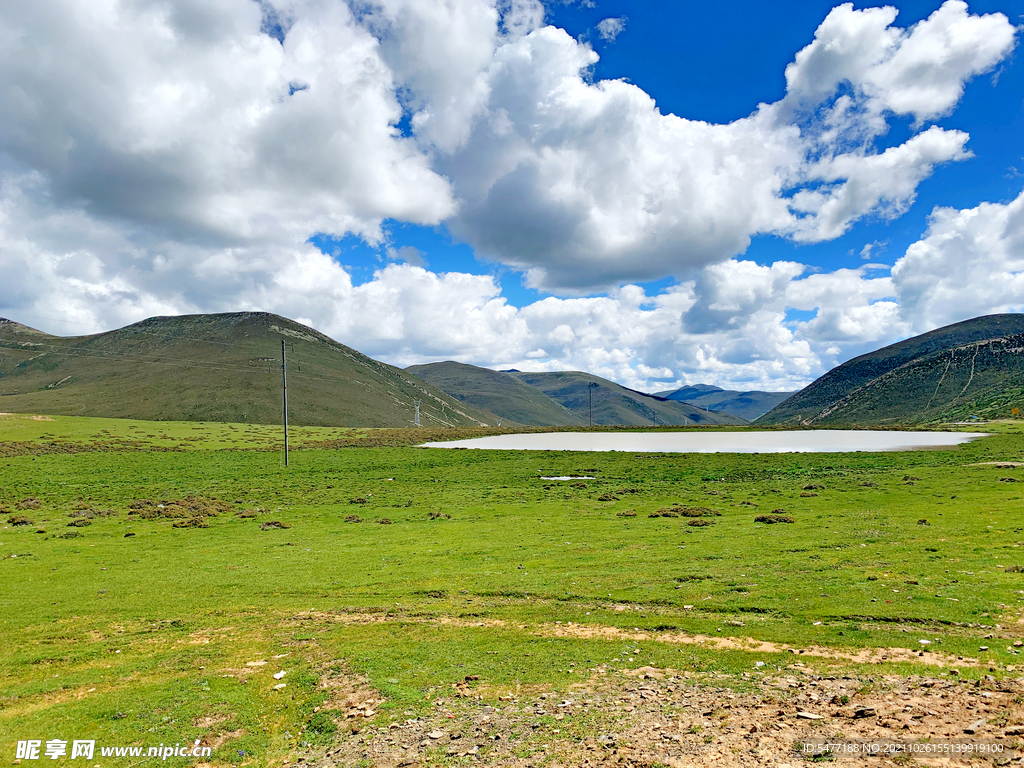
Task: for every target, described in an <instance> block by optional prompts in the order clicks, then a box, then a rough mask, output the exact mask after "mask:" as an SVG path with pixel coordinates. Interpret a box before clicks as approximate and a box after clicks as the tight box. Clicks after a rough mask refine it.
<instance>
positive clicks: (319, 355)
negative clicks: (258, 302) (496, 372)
mask: <svg viewBox="0 0 1024 768" xmlns="http://www.w3.org/2000/svg"><path fill="white" fill-rule="evenodd" d="M282 340H284V341H286V342H287V344H288V404H289V420H290V421H291V422H292V423H295V424H302V425H332V426H365V427H400V426H408V425H410V424H412V422H413V419H414V405H413V401H414V400H421V401H422V405H421V409H420V410H421V418H420V420H421V423H422V424H424V425H429V426H440V425H472V424H479V423H487V424H493V423H494V422H495V420H496V417H495V416H494V415H493V414H490V413H487V412H486V411H481V410H480V409H477V408H474V407H472V406H470V405H467V404H465V403H460V402H458V401H457V400H455V399H453V398H451V397H449V396H448V395H446V394H444V393H443V392H441V391H440V390H438V389H437V388H435V387H433V386H432V385H430V384H427V383H426V382H424V381H421V380H419V379H417V378H416V377H415V376H412V375H411V374H408V373H406V372H404V371H402V370H400V369H398V368H394V367H392V366H390V365H386V364H385V363H381V362H379V361H377V360H373V359H372V358H369V357H367V356H365V355H363V354H360V353H359V352H356V351H355V350H354V349H350V348H349V347H346V346H344V345H343V344H339V343H338V342H336V341H334V340H333V339H330V338H329V337H327V336H324V335H323V334H321V333H319V332H318V331H315V330H313V329H312V328H309V327H307V326H304V325H302V324H300V323H296V322H294V321H292V320H288V319H287V318H283V317H280V316H278V315H273V314H269V313H265V312H235V313H228V314H217V315H185V316H181V317H154V318H150V319H148V320H143V321H142V322H140V323H135V324H134V325H129V326H127V327H125V328H120V329H118V330H115V331H110V332H107V333H100V334H95V335H90V336H75V337H67V338H65V337H58V336H50V335H48V334H44V333H41V332H39V331H36V330H33V329H31V328H27V327H25V326H22V325H20V324H18V323H13V322H11V321H7V320H3V321H0V410H6V411H19V412H35V413H56V414H70V415H78V416H109V417H126V418H138V419H160V420H166V419H174V420H191V421H240V422H252V423H274V422H277V421H280V419H281V341H282Z"/></svg>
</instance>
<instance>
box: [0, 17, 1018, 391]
mask: <svg viewBox="0 0 1024 768" xmlns="http://www.w3.org/2000/svg"><path fill="white" fill-rule="evenodd" d="M779 8H780V6H779V5H778V4H776V5H772V4H765V3H750V2H735V3H730V4H727V5H723V4H719V5H714V4H707V3H704V4H700V3H693V2H682V1H681V0H680V1H677V2H644V3H627V2H613V1H612V0H593V2H562V1H561V0H551V1H550V2H547V3H543V2H541V0H502V2H496V0H452V1H451V2H442V0H375V2H372V3H359V4H353V3H349V2H346V0H327V2H324V3H318V4H304V3H298V2H292V0H263V1H262V2H261V3H258V4H257V3H254V2H252V0H218V1H217V2H215V3H211V2H205V1H203V0H168V2H167V3H166V4H164V5H162V6H160V7H156V6H154V7H149V6H147V7H145V8H140V7H136V6H135V5H133V4H131V3H129V2H128V0H113V2H112V3H111V4H110V8H109V13H108V14H106V15H105V16H103V17H96V16H95V14H93V13H91V12H90V8H89V4H88V2H86V0H49V2H48V3H46V4H8V5H6V6H4V7H2V8H0V24H3V25H4V28H5V29H8V30H10V35H9V43H8V44H6V45H5V46H4V47H3V48H0V103H2V104H3V105H4V107H5V108H4V109H3V110H0V314H2V315H3V316H6V317H9V318H12V319H15V320H22V321H24V322H27V323H28V324H30V325H35V326H37V327H41V328H43V329H44V330H48V331H51V332H56V333H79V332H82V331H83V330H85V329H92V330H105V329H109V328H113V327H118V326H120V325H124V324H127V323H130V322H134V321H137V320H140V319H143V318H145V317H147V316H151V315H155V314H183V313H190V312H216V311H234V310H239V309H259V310H266V311H272V312H278V313H280V314H283V315H287V316H289V317H292V318H295V319H297V320H299V321H301V322H305V323H308V324H310V325H312V326H315V327H316V328H318V329H320V330H321V331H323V332H326V333H328V334H330V335H332V336H333V337H334V338H336V339H338V340H339V341H341V342H343V343H345V344H348V345H350V346H352V347H354V348H356V349H358V350H360V351H362V352H364V353H366V354H370V355H372V356H375V357H378V358H380V359H383V360H386V361H388V362H391V363H394V364H396V365H410V364H416V363H424V362H431V361H434V360H445V359H456V360H461V361H463V362H468V363H473V364H476V365H482V366H487V367H492V368H506V367H516V368H520V369H533V370H563V369H583V370H589V371H592V372H594V373H597V374H599V375H603V376H607V377H608V378H611V379H614V380H616V381H619V382H621V383H623V384H627V385H629V386H632V387H635V388H638V389H648V390H659V389H667V388H669V387H671V386H674V385H683V384H694V383H699V382H706V383H713V384H717V385H720V386H725V387H735V388H762V389H792V388H796V387H799V386H802V385H804V384H806V383H808V382H809V381H811V380H812V379H813V378H815V377H816V376H819V375H821V374H822V373H824V372H825V371H827V370H828V369H829V368H830V367H832V366H834V365H836V364H837V363H840V362H842V361H844V360H847V359H849V358H850V357H852V356H854V355H857V354H860V353H862V352H864V351H867V350H870V349H874V348H877V347H880V346H882V345H884V344H887V343H891V342H894V341H896V340H899V339H901V338H905V337H907V336H909V335H912V334H916V333H921V332H924V331H927V330H930V329H932V328H935V327H938V326H940V325H944V324H948V323H952V322H956V321H959V320H964V319H967V318H970V317H974V316H977V315H980V314H987V313H994V312H1018V311H1021V310H1022V309H1024V255H1022V254H1024V242H1022V238H1024V235H1022V234H1021V233H1022V232H1024V195H1022V189H1024V142H1022V140H1021V138H1020V137H1021V136H1024V65H1022V64H1021V62H1020V59H1021V54H1020V47H1019V43H1020V38H1021V31H1020V29H1021V25H1022V23H1024V7H1021V5H1020V4H1019V3H1010V2H998V1H992V0H979V1H978V2H972V3H969V4H967V3H964V2H960V0H948V1H947V2H944V3H943V2H936V1H935V0H933V1H932V2H905V3H898V4H897V7H896V9H897V10H898V13H893V12H892V11H891V10H888V9H887V7H885V6H881V5H872V4H870V3H856V4H850V5H841V4H834V3H826V2H794V3H787V4H785V7H784V10H781V11H780V10H779ZM161 9H164V10H161Z"/></svg>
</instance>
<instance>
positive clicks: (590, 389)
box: [587, 382, 594, 426]
mask: <svg viewBox="0 0 1024 768" xmlns="http://www.w3.org/2000/svg"><path fill="white" fill-rule="evenodd" d="M587 394H589V395H590V426H594V382H590V383H589V384H587Z"/></svg>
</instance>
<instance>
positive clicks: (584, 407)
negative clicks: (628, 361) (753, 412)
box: [510, 371, 746, 426]
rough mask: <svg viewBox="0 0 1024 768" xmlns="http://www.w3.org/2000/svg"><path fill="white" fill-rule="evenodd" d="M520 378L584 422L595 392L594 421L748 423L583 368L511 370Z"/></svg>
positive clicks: (586, 420) (651, 423) (609, 422)
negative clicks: (557, 370) (553, 370)
mask: <svg viewBox="0 0 1024 768" xmlns="http://www.w3.org/2000/svg"><path fill="white" fill-rule="evenodd" d="M510 375H512V376H514V377H516V378H517V379H519V380H520V381H522V382H524V383H526V384H529V385H530V386H531V387H536V388H537V389H539V390H540V391H541V392H543V393H544V394H545V395H547V396H548V397H550V398H551V399H553V400H555V401H556V402H558V403H560V404H561V405H563V406H564V407H565V408H567V409H569V410H570V411H572V412H573V413H575V414H576V415H577V416H579V417H580V418H581V419H583V420H584V422H585V423H588V424H589V423H590V407H591V396H593V418H594V424H608V425H613V424H628V425H635V426H644V425H653V424H662V425H664V424H679V425H698V424H745V423H746V422H745V421H744V420H743V419H741V418H739V417H738V416H730V415H729V414H726V413H716V412H714V411H711V412H708V411H705V410H704V409H702V408H695V407H694V406H692V405H687V404H686V403H680V402H677V401H675V400H667V399H665V398H663V397H658V396H656V395H648V394H644V393H643V392H637V391H636V390H634V389H628V388H626V387H623V386H620V385H619V384H616V383H615V382H613V381H608V380H607V379H602V378H601V377H600V376H594V375H593V374H590V373H583V372H581V371H560V372H557V373H527V372H522V371H514V372H511V373H510Z"/></svg>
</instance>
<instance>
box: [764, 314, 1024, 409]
mask: <svg viewBox="0 0 1024 768" xmlns="http://www.w3.org/2000/svg"><path fill="white" fill-rule="evenodd" d="M1013 407H1021V408H1024V314H1004V315H987V316H985V317H976V318H974V319H972V320H965V321H964V322H961V323H955V324H953V325H948V326H945V327H943V328H938V329H936V330H934V331H930V332H929V333H926V334H923V335H921V336H915V337H913V338H910V339H906V340H905V341H901V342H899V343H897V344H892V345H890V346H888V347H884V348H883V349H880V350H877V351H875V352H871V353H868V354H866V355H861V356H860V357H857V358H855V359H853V360H850V361H849V362H846V363H843V364H842V365H840V366H838V367H836V368H833V369H832V370H831V371H829V372H828V373H826V374H825V375H824V376H822V377H821V378H819V379H818V380H817V381H814V382H813V383H811V384H810V385H809V386H807V387H806V388H805V389H802V390H801V391H800V392H797V393H796V394H795V395H793V396H792V397H791V398H789V399H788V400H786V401H785V402H783V403H781V404H780V405H778V406H777V407H775V408H774V409H773V410H771V411H770V412H769V413H767V414H765V415H764V416H763V417H761V418H760V419H758V424H804V425H814V424H821V425H840V424H850V425H869V424H878V425H884V424H915V423H929V422H941V421H955V420H960V419H964V418H970V417H972V416H978V417H981V418H991V417H995V416H1010V415H1011V409H1012V408H1013Z"/></svg>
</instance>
